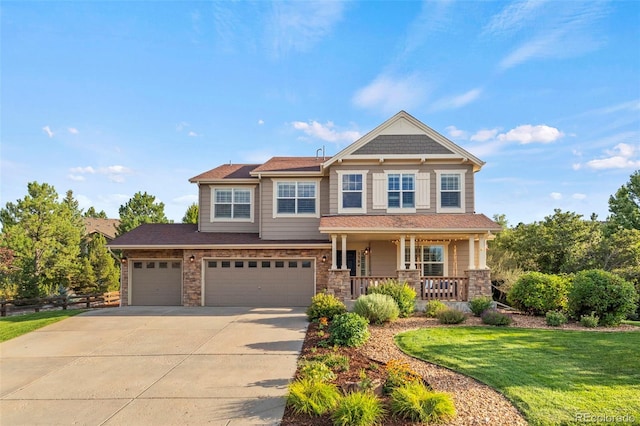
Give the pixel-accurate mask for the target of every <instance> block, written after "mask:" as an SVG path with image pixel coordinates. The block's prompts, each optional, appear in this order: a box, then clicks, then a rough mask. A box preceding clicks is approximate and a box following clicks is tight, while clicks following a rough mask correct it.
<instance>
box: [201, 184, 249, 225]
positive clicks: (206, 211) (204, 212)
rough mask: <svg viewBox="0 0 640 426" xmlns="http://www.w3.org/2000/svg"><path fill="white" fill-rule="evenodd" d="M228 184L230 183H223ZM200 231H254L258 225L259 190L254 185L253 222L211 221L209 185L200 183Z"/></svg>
mask: <svg viewBox="0 0 640 426" xmlns="http://www.w3.org/2000/svg"><path fill="white" fill-rule="evenodd" d="M224 186H230V185H224ZM241 186H242V185H233V187H235V188H237V187H241ZM199 198H200V209H199V214H200V231H202V232H235V233H256V232H258V227H259V217H258V216H259V213H258V212H259V211H260V191H259V187H258V186H255V189H254V191H253V205H252V206H251V208H252V209H253V223H252V222H234V221H229V222H212V221H211V214H212V212H211V209H212V205H211V186H210V185H200V197H199Z"/></svg>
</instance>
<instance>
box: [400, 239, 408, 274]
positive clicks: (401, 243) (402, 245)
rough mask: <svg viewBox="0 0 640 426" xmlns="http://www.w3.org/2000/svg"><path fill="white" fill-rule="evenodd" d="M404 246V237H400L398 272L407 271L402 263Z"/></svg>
mask: <svg viewBox="0 0 640 426" xmlns="http://www.w3.org/2000/svg"><path fill="white" fill-rule="evenodd" d="M405 245H406V236H405V235H401V236H400V256H398V261H399V262H400V263H399V264H398V269H400V270H404V269H407V268H406V266H405V263H404V252H405Z"/></svg>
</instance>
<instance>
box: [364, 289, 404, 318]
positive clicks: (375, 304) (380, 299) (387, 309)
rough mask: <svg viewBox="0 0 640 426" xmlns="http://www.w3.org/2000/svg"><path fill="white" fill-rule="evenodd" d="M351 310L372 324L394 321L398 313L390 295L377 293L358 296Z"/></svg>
mask: <svg viewBox="0 0 640 426" xmlns="http://www.w3.org/2000/svg"><path fill="white" fill-rule="evenodd" d="M353 312H355V313H356V314H358V315H360V316H361V317H364V318H366V319H368V320H369V322H370V323H374V324H382V323H383V322H387V321H394V320H396V319H398V315H400V310H399V309H398V304H397V303H396V301H395V300H393V298H392V297H391V296H387V295H386V294H377V293H376V294H367V295H366V296H364V295H363V296H360V297H358V300H356V302H355V303H354V305H353Z"/></svg>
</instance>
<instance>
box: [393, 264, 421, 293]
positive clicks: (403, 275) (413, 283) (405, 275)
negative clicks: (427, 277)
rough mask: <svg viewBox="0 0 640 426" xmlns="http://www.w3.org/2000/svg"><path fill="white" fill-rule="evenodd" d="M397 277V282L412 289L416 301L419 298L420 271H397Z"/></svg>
mask: <svg viewBox="0 0 640 426" xmlns="http://www.w3.org/2000/svg"><path fill="white" fill-rule="evenodd" d="M396 273H397V276H398V282H399V283H402V282H406V283H407V284H408V285H409V287H412V288H413V289H414V290H415V291H416V295H417V297H418V299H419V298H420V297H421V294H420V293H421V286H420V270H419V269H398V270H397V271H396Z"/></svg>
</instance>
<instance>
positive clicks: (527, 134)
mask: <svg viewBox="0 0 640 426" xmlns="http://www.w3.org/2000/svg"><path fill="white" fill-rule="evenodd" d="M562 136H564V133H562V132H561V131H560V130H558V129H556V128H555V127H549V126H545V125H544V124H542V125H537V126H532V125H531V124H524V125H522V126H518V127H516V128H514V129H511V130H509V131H508V132H507V133H502V134H500V135H498V140H500V141H509V142H520V143H521V144H528V143H533V142H540V143H551V142H554V141H556V140H558V139H560V138H561V137H562Z"/></svg>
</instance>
